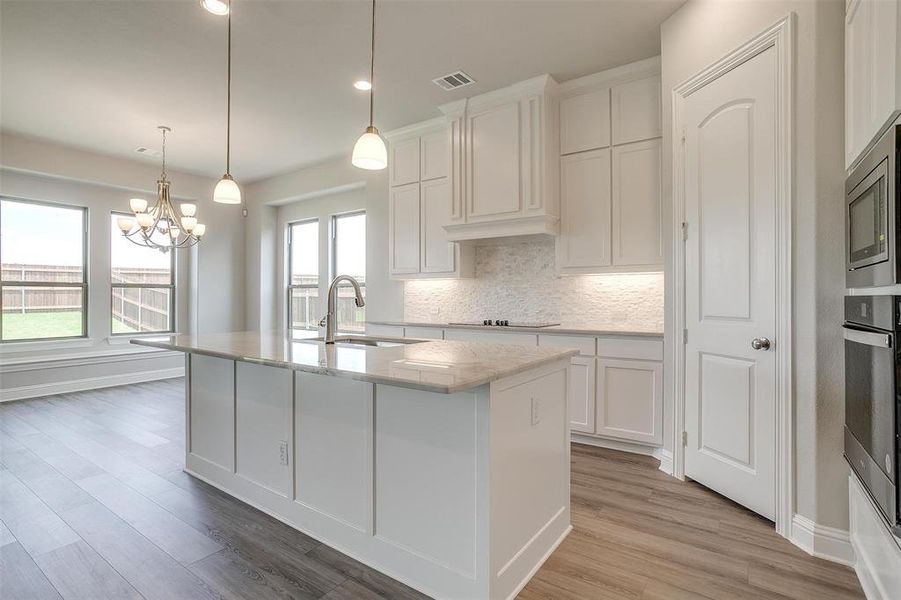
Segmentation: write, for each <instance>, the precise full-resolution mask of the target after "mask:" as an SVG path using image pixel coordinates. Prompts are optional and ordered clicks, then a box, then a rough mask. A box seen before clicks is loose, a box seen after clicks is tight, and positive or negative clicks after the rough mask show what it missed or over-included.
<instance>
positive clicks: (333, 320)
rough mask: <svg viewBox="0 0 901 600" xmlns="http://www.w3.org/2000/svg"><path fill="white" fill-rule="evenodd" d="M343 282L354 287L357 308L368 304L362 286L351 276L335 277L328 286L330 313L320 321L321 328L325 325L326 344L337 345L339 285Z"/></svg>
mask: <svg viewBox="0 0 901 600" xmlns="http://www.w3.org/2000/svg"><path fill="white" fill-rule="evenodd" d="M342 281H347V282H349V283H350V284H351V285H352V286H354V295H355V296H356V298H354V303H355V304H356V305H357V307H358V308H363V306H365V305H366V302H365V301H364V300H363V290H361V289H360V284H359V283H358V282H357V280H356V279H354V278H353V277H351V276H350V275H338V276H337V277H335V278H334V279H333V280H332V283H331V285H329V286H328V313H327V314H326V315H325V316H324V317H322V320H321V321H319V326H320V327H321V326H322V325H323V323H324V324H325V343H326V344H334V343H335V330H336V329H338V319H337V317H336V314H335V313H337V312H338V284H339V283H341V282H342Z"/></svg>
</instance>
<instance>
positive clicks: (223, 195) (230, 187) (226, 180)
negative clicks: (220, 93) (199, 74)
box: [213, 0, 241, 204]
mask: <svg viewBox="0 0 901 600" xmlns="http://www.w3.org/2000/svg"><path fill="white" fill-rule="evenodd" d="M227 7H228V77H227V79H228V92H227V96H226V98H227V100H226V106H227V108H226V123H225V174H224V175H223V176H222V179H220V180H219V183H217V184H216V188H215V189H214V190H213V202H218V203H220V204H241V188H239V187H238V184H237V183H235V180H234V179H233V178H232V176H231V173H230V172H229V168H230V167H231V144H232V12H231V0H229V1H228V4H227Z"/></svg>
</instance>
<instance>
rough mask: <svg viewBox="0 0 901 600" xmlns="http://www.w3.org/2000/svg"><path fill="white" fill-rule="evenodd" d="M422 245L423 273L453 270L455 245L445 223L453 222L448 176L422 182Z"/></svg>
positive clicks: (451, 271)
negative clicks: (445, 227) (449, 236)
mask: <svg viewBox="0 0 901 600" xmlns="http://www.w3.org/2000/svg"><path fill="white" fill-rule="evenodd" d="M419 194H420V211H421V215H420V217H421V218H420V227H421V231H420V236H421V240H420V244H421V247H422V257H421V259H420V261H421V265H420V270H421V271H422V272H423V273H453V271H454V268H455V264H454V253H455V247H456V246H455V244H454V243H453V242H448V241H447V232H446V231H445V230H444V226H445V225H447V224H449V223H450V222H451V208H452V207H451V186H450V181H449V180H448V179H447V178H446V177H445V178H442V179H433V180H431V181H423V182H422V184H421V185H420V191H419Z"/></svg>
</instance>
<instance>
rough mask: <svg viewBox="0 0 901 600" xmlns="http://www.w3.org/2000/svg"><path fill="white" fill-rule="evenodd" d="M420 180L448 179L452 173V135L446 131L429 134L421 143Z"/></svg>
mask: <svg viewBox="0 0 901 600" xmlns="http://www.w3.org/2000/svg"><path fill="white" fill-rule="evenodd" d="M419 160H420V167H419V179H420V181H428V180H429V179H437V178H438V177H447V176H448V174H449V171H450V135H449V134H448V132H447V131H446V130H442V131H436V132H435V133H429V134H426V135H424V136H422V138H421V139H420V143H419Z"/></svg>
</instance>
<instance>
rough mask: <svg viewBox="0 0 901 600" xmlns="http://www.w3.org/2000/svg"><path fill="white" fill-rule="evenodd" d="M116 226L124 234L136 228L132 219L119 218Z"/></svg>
mask: <svg viewBox="0 0 901 600" xmlns="http://www.w3.org/2000/svg"><path fill="white" fill-rule="evenodd" d="M116 226H117V227H118V228H119V229H120V230H122V233H128V232H129V231H131V228H132V227H134V226H135V220H134V219H133V218H132V217H119V218H117V219H116Z"/></svg>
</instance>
